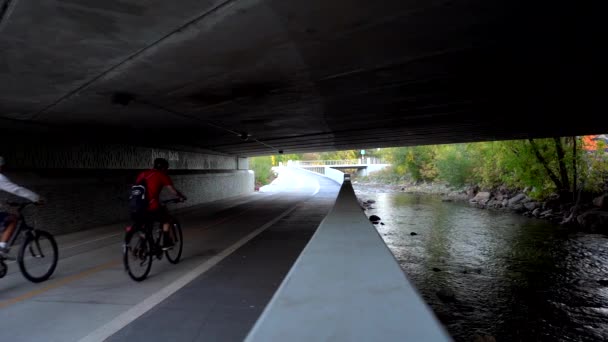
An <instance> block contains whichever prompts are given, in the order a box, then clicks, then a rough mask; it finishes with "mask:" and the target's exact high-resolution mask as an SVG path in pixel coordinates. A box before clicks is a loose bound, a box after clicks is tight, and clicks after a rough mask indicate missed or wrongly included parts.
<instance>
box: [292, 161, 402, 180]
mask: <svg viewBox="0 0 608 342" xmlns="http://www.w3.org/2000/svg"><path fill="white" fill-rule="evenodd" d="M287 165H288V166H292V167H299V168H302V169H305V170H309V171H313V172H316V173H320V174H322V175H328V176H329V174H331V173H332V171H331V170H328V169H336V170H342V171H343V170H353V169H356V170H357V173H356V174H357V175H358V176H367V175H369V174H370V173H371V172H376V171H380V170H382V169H384V168H386V167H389V166H391V164H389V163H387V162H386V161H384V160H382V159H379V158H369V157H368V158H365V157H364V158H359V159H345V160H290V161H288V163H287ZM337 177H341V176H340V175H337Z"/></svg>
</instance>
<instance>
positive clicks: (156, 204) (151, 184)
mask: <svg viewBox="0 0 608 342" xmlns="http://www.w3.org/2000/svg"><path fill="white" fill-rule="evenodd" d="M168 169H169V162H168V161H167V160H166V159H164V158H156V159H154V166H153V168H152V169H150V170H146V171H142V172H141V173H140V174H139V175H138V176H137V179H136V183H137V184H141V183H142V182H145V184H146V196H148V208H147V211H146V213H145V217H144V218H143V219H144V220H145V222H160V223H161V224H162V226H163V246H162V247H163V249H164V250H167V249H170V248H171V247H173V245H174V243H175V242H174V240H173V237H172V236H171V234H169V227H170V224H171V222H172V217H171V215H170V214H169V211H168V210H167V207H165V206H164V205H161V202H160V193H161V191H162V190H163V188H164V187H166V188H167V189H168V190H169V191H170V192H171V193H173V195H175V196H176V197H177V198H179V200H180V201H185V200H186V199H187V198H186V196H184V195H183V194H182V193H181V192H180V191H178V190H177V189H175V186H174V185H173V181H172V180H171V178H170V177H169V176H168V175H167V170H168Z"/></svg>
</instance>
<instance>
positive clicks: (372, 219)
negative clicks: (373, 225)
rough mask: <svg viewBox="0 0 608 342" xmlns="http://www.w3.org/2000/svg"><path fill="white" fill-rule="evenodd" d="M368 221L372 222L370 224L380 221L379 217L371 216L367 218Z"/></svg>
mask: <svg viewBox="0 0 608 342" xmlns="http://www.w3.org/2000/svg"><path fill="white" fill-rule="evenodd" d="M369 220H370V221H372V222H380V220H381V219H380V217H379V216H376V215H372V216H370V217H369Z"/></svg>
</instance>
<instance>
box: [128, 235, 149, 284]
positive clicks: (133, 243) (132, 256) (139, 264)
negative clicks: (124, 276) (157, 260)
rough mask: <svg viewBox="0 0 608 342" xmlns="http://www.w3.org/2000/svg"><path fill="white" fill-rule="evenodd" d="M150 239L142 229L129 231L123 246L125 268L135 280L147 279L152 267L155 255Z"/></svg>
mask: <svg viewBox="0 0 608 342" xmlns="http://www.w3.org/2000/svg"><path fill="white" fill-rule="evenodd" d="M151 250H152V248H151V246H150V241H149V239H148V238H147V237H146V234H145V233H144V232H142V231H140V230H135V231H133V232H130V233H127V236H126V237H125V245H124V248H123V262H124V264H125V270H126V271H127V273H128V274H129V276H130V277H131V279H133V280H135V281H142V280H144V279H146V277H147V276H148V273H150V268H151V267H152V260H153V255H152V252H151Z"/></svg>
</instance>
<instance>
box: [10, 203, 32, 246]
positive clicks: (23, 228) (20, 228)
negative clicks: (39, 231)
mask: <svg viewBox="0 0 608 342" xmlns="http://www.w3.org/2000/svg"><path fill="white" fill-rule="evenodd" d="M34 229H35V228H34V227H32V226H30V225H28V224H27V222H25V217H23V214H21V210H19V216H17V227H16V228H15V231H14V232H13V234H12V235H11V237H10V238H9V240H8V245H9V246H10V247H13V246H14V245H15V242H16V241H17V238H19V236H20V235H21V233H22V232H31V231H34Z"/></svg>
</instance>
